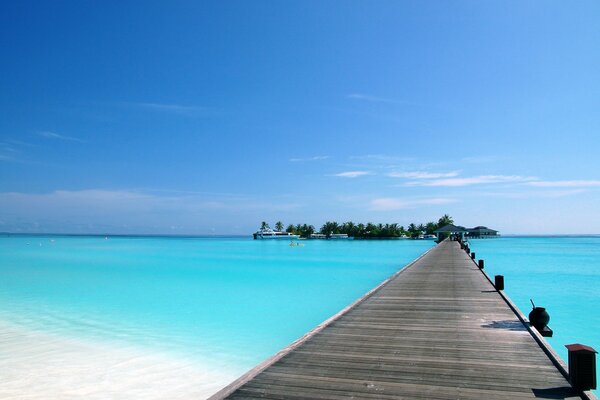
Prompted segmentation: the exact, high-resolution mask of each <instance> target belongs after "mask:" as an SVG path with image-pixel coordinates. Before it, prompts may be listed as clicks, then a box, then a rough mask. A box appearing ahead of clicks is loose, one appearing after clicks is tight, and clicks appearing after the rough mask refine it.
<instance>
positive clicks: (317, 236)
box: [309, 233, 327, 239]
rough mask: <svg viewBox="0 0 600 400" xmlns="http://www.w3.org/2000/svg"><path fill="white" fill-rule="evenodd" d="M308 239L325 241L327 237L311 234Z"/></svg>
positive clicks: (320, 234)
mask: <svg viewBox="0 0 600 400" xmlns="http://www.w3.org/2000/svg"><path fill="white" fill-rule="evenodd" d="M309 238H310V239H327V235H324V234H322V233H311V234H310V236H309Z"/></svg>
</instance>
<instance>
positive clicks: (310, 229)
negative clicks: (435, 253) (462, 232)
mask: <svg viewBox="0 0 600 400" xmlns="http://www.w3.org/2000/svg"><path fill="white" fill-rule="evenodd" d="M453 223H454V220H453V219H452V217H451V216H449V215H448V214H444V215H443V216H442V217H441V218H440V219H438V221H437V222H433V221H432V222H427V223H426V224H418V225H417V224H415V223H411V224H409V225H408V226H407V227H406V228H405V227H404V226H402V225H400V224H396V223H392V224H374V223H372V222H368V223H366V224H363V223H358V224H356V223H354V222H352V221H348V222H344V223H342V224H340V223H337V222H335V221H327V222H325V223H324V224H323V226H321V229H319V230H318V231H317V230H316V228H315V227H314V226H313V225H309V224H296V225H294V224H289V225H288V226H287V228H286V229H285V231H286V232H289V233H292V234H294V235H299V236H300V237H303V238H307V237H309V236H310V235H312V234H313V233H320V234H323V235H326V236H330V235H331V234H340V233H345V234H347V235H348V236H352V237H354V238H358V239H380V238H397V237H402V236H407V237H411V238H416V237H418V236H419V235H421V234H432V233H433V232H434V231H435V230H436V229H438V228H441V227H442V226H446V225H448V224H453ZM283 227H284V225H283V222H281V221H277V223H275V230H276V231H283ZM267 228H269V224H268V223H267V222H264V221H263V222H262V224H261V229H267Z"/></svg>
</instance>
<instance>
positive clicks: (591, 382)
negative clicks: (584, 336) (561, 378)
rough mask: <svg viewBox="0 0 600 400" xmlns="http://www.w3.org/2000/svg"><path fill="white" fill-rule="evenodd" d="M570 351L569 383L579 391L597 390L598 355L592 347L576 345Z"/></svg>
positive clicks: (568, 346)
mask: <svg viewBox="0 0 600 400" xmlns="http://www.w3.org/2000/svg"><path fill="white" fill-rule="evenodd" d="M565 347H566V348H567V350H569V382H571V386H573V388H575V389H578V390H590V389H596V353H597V351H596V350H594V349H593V348H591V347H590V346H585V345H583V344H579V343H574V344H568V345H566V346H565Z"/></svg>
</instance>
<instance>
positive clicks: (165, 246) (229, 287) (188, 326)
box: [0, 236, 433, 374]
mask: <svg viewBox="0 0 600 400" xmlns="http://www.w3.org/2000/svg"><path fill="white" fill-rule="evenodd" d="M432 246H433V241H409V240H403V241H399V240H396V241H359V240H355V241H351V240H338V241H318V240H315V241H304V246H301V247H300V246H298V247H291V246H289V242H287V241H269V240H252V239H251V238H173V237H162V238H158V237H152V238H140V237H109V238H108V239H105V238H104V237H67V236H52V237H50V236H13V237H1V238H0V254H2V257H1V258H0V276H1V277H2V279H0V320H3V321H7V322H10V323H14V324H17V325H18V326H20V327H25V328H26V329H30V330H35V331H42V332H50V333H53V334H58V335H62V336H68V337H75V338H84V339H86V340H91V341H101V342H103V343H115V344H123V343H124V344H127V343H131V344H135V345H136V346H145V347H146V348H149V349H150V348H152V349H158V350H161V351H163V352H164V351H167V352H170V353H172V354H174V355H178V354H180V355H184V356H185V357H187V358H190V357H193V358H196V359H197V360H200V361H201V362H202V363H205V364H206V363H208V364H210V365H209V367H210V368H211V369H221V370H227V371H234V373H239V374H241V373H243V372H245V371H246V370H248V369H250V368H251V367H253V366H254V365H255V364H257V363H259V362H260V361H262V360H264V359H265V358H267V357H269V356H270V355H272V354H273V353H275V352H277V351H278V350H280V349H281V348H282V347H284V346H285V345H287V344H289V343H291V342H292V341H294V340H295V339H297V338H298V337H300V336H302V335H303V334H304V333H306V332H307V331H309V330H311V329H312V328H314V327H315V326H316V325H317V324H319V323H320V322H322V321H324V320H325V319H327V318H328V317H330V316H331V315H333V314H334V313H336V312H338V311H339V310H341V309H342V308H344V307H345V306H346V305H348V304H349V303H351V302H352V301H354V300H355V299H357V298H358V297H360V296H361V295H363V294H364V293H365V292H367V291H368V290H370V289H371V288H372V287H373V286H375V285H377V284H378V283H380V282H381V281H382V280H384V279H385V278H387V277H388V276H390V275H391V274H393V273H394V272H395V271H396V270H398V269H399V268H401V267H402V266H404V265H405V264H407V263H408V262H410V261H411V260H413V259H414V258H416V257H417V256H419V255H420V254H421V253H423V252H424V251H426V250H427V249H429V248H431V247H432Z"/></svg>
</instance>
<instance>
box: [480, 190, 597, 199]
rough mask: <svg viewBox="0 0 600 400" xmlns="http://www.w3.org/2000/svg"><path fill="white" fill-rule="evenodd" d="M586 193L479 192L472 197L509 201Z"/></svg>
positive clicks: (555, 191)
mask: <svg viewBox="0 0 600 400" xmlns="http://www.w3.org/2000/svg"><path fill="white" fill-rule="evenodd" d="M585 192H587V190H586V189H565V190H524V191H510V192H479V193H474V195H478V196H485V197H498V198H509V199H530V198H558V197H567V196H574V195H577V194H581V193H585Z"/></svg>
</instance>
